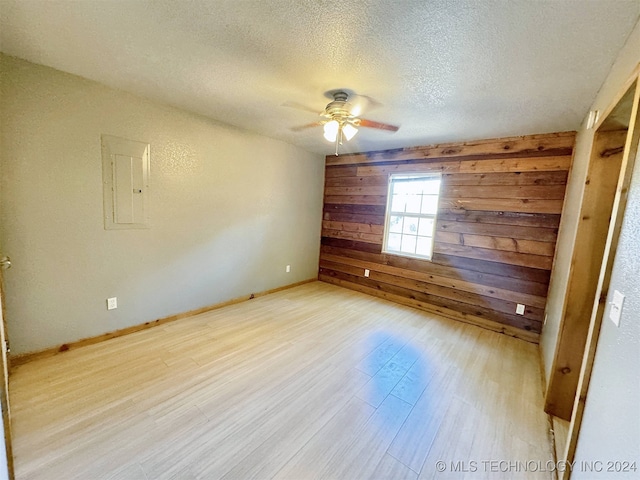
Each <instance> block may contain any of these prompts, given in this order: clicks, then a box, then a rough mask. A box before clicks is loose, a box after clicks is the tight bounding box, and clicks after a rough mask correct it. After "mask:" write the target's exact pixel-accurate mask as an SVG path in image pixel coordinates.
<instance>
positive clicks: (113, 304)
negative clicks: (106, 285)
mask: <svg viewBox="0 0 640 480" xmlns="http://www.w3.org/2000/svg"><path fill="white" fill-rule="evenodd" d="M116 308H118V297H111V298H107V310H115V309H116Z"/></svg>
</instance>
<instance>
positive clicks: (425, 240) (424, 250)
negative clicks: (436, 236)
mask: <svg viewBox="0 0 640 480" xmlns="http://www.w3.org/2000/svg"><path fill="white" fill-rule="evenodd" d="M432 248H433V239H432V238H431V237H418V242H417V244H416V253H417V254H418V255H425V256H427V257H430V256H431V250H432Z"/></svg>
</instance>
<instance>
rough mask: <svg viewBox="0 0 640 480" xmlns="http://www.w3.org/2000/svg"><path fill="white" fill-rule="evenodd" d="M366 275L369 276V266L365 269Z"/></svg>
mask: <svg viewBox="0 0 640 480" xmlns="http://www.w3.org/2000/svg"><path fill="white" fill-rule="evenodd" d="M364 276H365V277H368V276H369V269H368V268H365V269H364Z"/></svg>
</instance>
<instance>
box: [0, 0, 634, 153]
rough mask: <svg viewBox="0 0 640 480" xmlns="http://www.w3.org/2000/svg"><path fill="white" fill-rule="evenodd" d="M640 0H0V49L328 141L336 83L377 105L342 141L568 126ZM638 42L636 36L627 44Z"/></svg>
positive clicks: (291, 137)
mask: <svg viewBox="0 0 640 480" xmlns="http://www.w3.org/2000/svg"><path fill="white" fill-rule="evenodd" d="M639 16H640V0H581V1H577V0H565V1H561V0H550V1H548V0H537V1H531V0H447V1H426V0H419V1H411V0H349V1H346V0H341V1H331V0H274V1H266V0H253V1H250V0H216V1H211V0H209V1H187V0H182V1H176V0H171V1H168V0H152V1H140V0H84V1H77V0H73V1H68V0H66V1H59V0H45V1H35V0H18V1H14V0H0V50H1V51H3V52H5V53H7V54H9V55H14V56H17V57H20V58H24V59H27V60H29V61H32V62H35V63H40V64H43V65H48V66H51V67H54V68H57V69H59V70H63V71H66V72H71V73H74V74H77V75H80V76H83V77H86V78H89V79H93V80H97V81H99V82H101V83H103V84H106V85H109V86H112V87H116V88H120V89H123V90H127V91H129V92H133V93H137V94H140V95H143V96H146V97H148V98H151V99H154V100H158V101H161V102H164V103H168V104H171V105H175V106H177V107H180V108H183V109H186V110H190V111H193V112H196V113H199V114H202V115H206V116H208V117H211V118H213V119H216V120H218V121H220V122H224V123H227V124H231V125H235V126H238V127H241V128H244V129H247V130H250V131H254V132H257V133H261V134H264V135H267V136H269V137H273V138H278V139H281V140H284V141H287V142H289V143H293V144H296V145H299V146H301V147H302V148H305V149H307V150H310V151H314V152H320V153H323V154H327V153H331V152H332V148H333V147H332V146H331V145H330V144H328V143H327V142H326V141H325V140H324V139H323V137H322V129H321V128H319V127H318V128H313V129H309V130H305V131H302V132H293V131H291V127H294V126H297V125H303V124H306V123H310V122H313V121H315V120H316V118H317V117H315V115H314V114H313V113H311V112H305V111H302V110H296V109H294V108H290V107H285V106H283V103H285V102H287V101H289V102H297V103H301V104H304V105H308V106H309V107H311V108H312V109H313V110H317V111H318V112H320V111H321V110H322V109H323V108H324V106H325V105H326V103H328V101H329V100H328V99H326V98H325V97H324V95H323V94H324V92H325V91H327V90H330V89H335V88H340V87H345V88H349V89H351V90H354V91H355V92H358V93H361V94H364V95H367V96H370V97H372V98H373V99H374V100H375V101H377V102H378V103H379V104H380V105H377V106H376V108H370V109H369V111H366V112H365V113H364V114H363V116H364V117H366V118H369V119H371V120H376V121H382V122H387V123H392V124H396V125H400V130H399V131H398V132H396V133H390V132H385V131H378V130H370V129H361V131H360V133H358V135H357V136H356V137H355V138H354V139H353V140H352V141H351V142H349V144H347V145H344V148H343V149H342V151H364V150H375V149H382V148H395V147H401V146H412V145H424V144H431V143H438V142H445V141H461V140H471V139H479V138H488V137H500V136H506V135H523V134H528V133H543V132H551V131H563V130H574V129H576V128H578V126H579V124H580V122H581V120H582V119H583V118H584V116H585V114H586V113H587V109H588V108H589V105H590V104H591V102H592V101H593V99H594V97H595V95H596V93H597V91H598V89H599V87H600V85H601V84H602V82H603V81H604V79H605V77H606V75H607V73H608V71H609V68H610V66H611V64H612V63H613V61H614V59H615V57H616V55H617V53H618V51H619V50H620V49H621V48H622V46H623V44H624V42H625V41H626V39H627V37H628V35H629V33H630V31H631V29H632V28H633V26H634V25H635V23H636V22H637V21H638V17H639ZM639 48H640V46H639Z"/></svg>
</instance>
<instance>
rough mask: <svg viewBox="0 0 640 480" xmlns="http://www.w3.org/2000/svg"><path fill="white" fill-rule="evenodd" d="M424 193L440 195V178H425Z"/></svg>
mask: <svg viewBox="0 0 640 480" xmlns="http://www.w3.org/2000/svg"><path fill="white" fill-rule="evenodd" d="M423 185H424V187H423V189H422V193H424V194H427V195H438V193H439V192H440V179H439V178H438V179H434V180H425V182H424V184H423Z"/></svg>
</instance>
